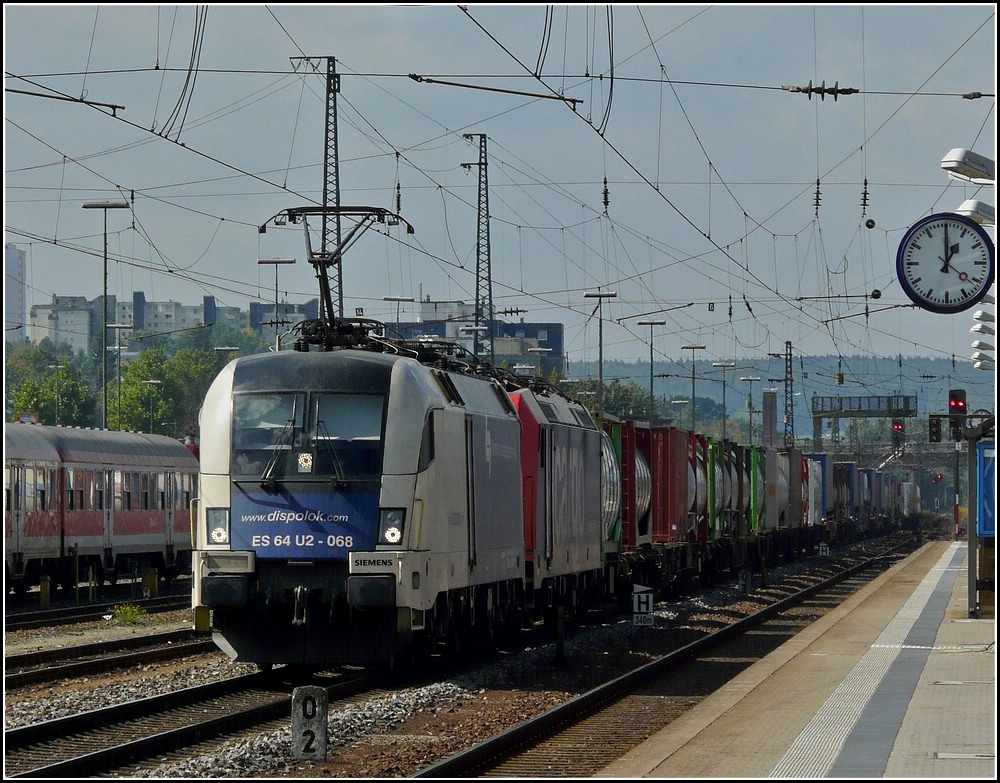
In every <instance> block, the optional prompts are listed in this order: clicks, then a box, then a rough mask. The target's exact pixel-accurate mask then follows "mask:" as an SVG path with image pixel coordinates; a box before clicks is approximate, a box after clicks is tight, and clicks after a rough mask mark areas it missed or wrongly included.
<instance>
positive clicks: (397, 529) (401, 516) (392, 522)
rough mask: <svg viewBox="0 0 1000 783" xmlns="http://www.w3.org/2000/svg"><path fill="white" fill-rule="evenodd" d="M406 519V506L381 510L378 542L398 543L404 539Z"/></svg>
mask: <svg viewBox="0 0 1000 783" xmlns="http://www.w3.org/2000/svg"><path fill="white" fill-rule="evenodd" d="M405 521H406V509H405V508H383V509H382V510H381V511H380V512H379V522H378V543H380V544H398V543H399V542H400V541H402V540H403V525H404V523H405Z"/></svg>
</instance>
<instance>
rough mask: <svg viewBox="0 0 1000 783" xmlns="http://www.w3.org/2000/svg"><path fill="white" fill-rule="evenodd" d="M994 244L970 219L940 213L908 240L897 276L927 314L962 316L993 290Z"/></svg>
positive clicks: (910, 232) (898, 257)
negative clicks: (956, 314) (960, 314)
mask: <svg viewBox="0 0 1000 783" xmlns="http://www.w3.org/2000/svg"><path fill="white" fill-rule="evenodd" d="M994 253H995V251H994V248H993V242H992V240H991V239H990V238H989V236H988V235H987V234H986V232H985V231H984V230H983V228H982V226H980V225H979V224H978V223H976V222H975V221H974V220H972V219H970V218H967V217H965V216H964V215H956V214H953V213H950V212H949V213H938V214H936V215H930V216H929V217H925V218H923V219H922V220H919V221H918V222H917V223H915V224H914V225H913V226H911V227H910V229H909V230H908V231H907V232H906V234H905V235H904V236H903V240H902V242H900V243H899V250H898V251H897V253H896V275H897V277H898V279H899V284H900V285H901V286H902V288H903V290H904V291H905V292H906V294H907V296H909V297H910V299H912V300H913V302H914V303H916V304H918V305H919V306H920V307H922V308H924V309H925V310H930V311H932V312H935V313H957V312H961V311H962V310H968V309H969V308H970V307H972V306H973V305H974V304H976V302H978V301H979V300H981V299H982V298H983V297H984V296H985V295H986V292H987V291H988V290H989V288H990V286H991V285H992V284H993V275H994V272H995V263H996V261H995V255H994Z"/></svg>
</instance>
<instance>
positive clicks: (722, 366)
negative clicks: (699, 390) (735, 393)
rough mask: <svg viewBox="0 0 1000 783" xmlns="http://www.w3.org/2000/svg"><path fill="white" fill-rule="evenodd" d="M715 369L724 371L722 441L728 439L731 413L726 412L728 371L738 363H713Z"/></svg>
mask: <svg viewBox="0 0 1000 783" xmlns="http://www.w3.org/2000/svg"><path fill="white" fill-rule="evenodd" d="M712 366H713V367H718V368H719V369H720V370H721V371H722V439H723V440H725V439H726V422H727V421H728V420H729V411H727V410H726V386H727V384H726V371H727V370H731V369H733V368H734V367H735V366H736V362H712Z"/></svg>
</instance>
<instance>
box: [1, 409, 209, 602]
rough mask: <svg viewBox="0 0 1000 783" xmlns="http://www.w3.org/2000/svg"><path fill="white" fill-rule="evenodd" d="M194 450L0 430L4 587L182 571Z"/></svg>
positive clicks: (98, 435) (39, 430)
mask: <svg viewBox="0 0 1000 783" xmlns="http://www.w3.org/2000/svg"><path fill="white" fill-rule="evenodd" d="M195 450H196V449H195V447H194V446H193V444H184V443H182V442H180V441H177V440H175V439H173V438H168V437H166V436H163V435H146V434H143V433H137V432H113V431H109V430H94V429H83V428H76V427H59V426H49V425H42V424H28V423H21V422H16V423H12V422H7V423H5V424H4V455H3V457H4V586H5V588H6V592H7V593H10V592H12V591H13V592H14V593H18V594H20V593H24V592H26V591H27V590H28V589H30V588H31V587H35V586H38V585H39V584H40V583H41V581H42V580H43V579H48V580H49V581H50V583H51V584H52V585H53V586H58V587H62V588H64V589H67V590H68V589H70V588H72V587H74V586H75V585H76V584H77V583H78V582H80V581H84V580H90V579H92V580H93V581H94V582H95V583H97V584H101V583H103V582H105V581H107V582H110V583H112V584H114V583H115V582H116V580H117V579H118V577H119V576H120V575H122V574H129V573H137V574H138V573H142V572H144V571H145V570H146V569H150V568H153V569H156V570H157V572H158V574H159V576H160V577H162V578H164V579H167V580H170V579H172V578H173V577H174V576H176V575H177V574H181V573H189V572H190V569H191V517H190V503H191V499H192V498H193V497H194V496H195V495H196V494H197V484H198V459H197V455H196V453H195Z"/></svg>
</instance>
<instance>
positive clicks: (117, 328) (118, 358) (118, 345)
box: [107, 324, 132, 429]
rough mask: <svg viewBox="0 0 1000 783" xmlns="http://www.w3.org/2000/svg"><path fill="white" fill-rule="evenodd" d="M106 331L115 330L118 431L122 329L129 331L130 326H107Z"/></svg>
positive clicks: (120, 401)
mask: <svg viewBox="0 0 1000 783" xmlns="http://www.w3.org/2000/svg"><path fill="white" fill-rule="evenodd" d="M107 326H108V329H114V330H115V347H114V349H110V348H109V349H108V350H114V351H115V378H116V379H117V381H118V409H117V413H118V429H121V428H122V329H131V328H132V324H108V325H107Z"/></svg>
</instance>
